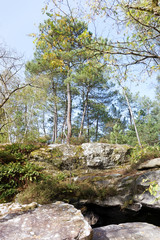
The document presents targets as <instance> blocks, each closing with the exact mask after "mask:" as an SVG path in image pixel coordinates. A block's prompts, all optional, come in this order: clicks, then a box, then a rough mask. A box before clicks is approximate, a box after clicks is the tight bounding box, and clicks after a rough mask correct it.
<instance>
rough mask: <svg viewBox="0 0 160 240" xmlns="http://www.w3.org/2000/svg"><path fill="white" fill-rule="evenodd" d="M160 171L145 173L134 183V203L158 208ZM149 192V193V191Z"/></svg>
mask: <svg viewBox="0 0 160 240" xmlns="http://www.w3.org/2000/svg"><path fill="white" fill-rule="evenodd" d="M159 176H160V170H155V171H145V173H143V174H141V175H140V176H139V177H138V178H137V179H136V182H135V192H136V194H135V195H134V201H135V202H139V203H141V204H142V205H144V206H147V207H152V208H160V178H159ZM149 190H150V191H149Z"/></svg>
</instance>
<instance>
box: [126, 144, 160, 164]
mask: <svg viewBox="0 0 160 240" xmlns="http://www.w3.org/2000/svg"><path fill="white" fill-rule="evenodd" d="M158 157H160V146H159V145H155V146H144V147H143V148H142V149H140V148H139V147H135V148H133V150H132V152H131V157H130V160H131V163H133V164H137V163H141V162H144V161H146V160H150V159H153V158H158Z"/></svg>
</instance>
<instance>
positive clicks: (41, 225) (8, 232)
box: [0, 202, 92, 240]
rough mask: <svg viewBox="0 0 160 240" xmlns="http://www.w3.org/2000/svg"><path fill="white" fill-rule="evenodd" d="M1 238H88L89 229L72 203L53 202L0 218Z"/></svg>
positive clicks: (49, 239) (60, 239) (10, 239)
mask: <svg viewBox="0 0 160 240" xmlns="http://www.w3.org/2000/svg"><path fill="white" fill-rule="evenodd" d="M0 239H3V240H22V239H23V240H31V239H33V240H36V239H41V240H53V239H54V240H64V239H65V240H75V239H79V240H91V239H92V229H91V227H90V225H89V224H88V223H87V221H86V220H85V219H84V217H83V216H82V214H81V212H80V211H79V210H77V209H75V208H74V207H73V206H72V205H69V204H66V203H63V202H56V203H54V204H49V205H43V206H39V207H38V208H36V209H35V210H32V211H28V212H26V213H23V214H21V215H11V217H10V218H9V219H6V218H2V219H1V221H0Z"/></svg>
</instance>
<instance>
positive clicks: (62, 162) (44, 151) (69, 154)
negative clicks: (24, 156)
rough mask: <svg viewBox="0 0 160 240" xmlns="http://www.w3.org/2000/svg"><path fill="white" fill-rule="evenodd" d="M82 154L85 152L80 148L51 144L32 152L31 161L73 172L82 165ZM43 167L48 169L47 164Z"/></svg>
mask: <svg viewBox="0 0 160 240" xmlns="http://www.w3.org/2000/svg"><path fill="white" fill-rule="evenodd" d="M82 152H83V150H82V148H81V147H80V146H73V145H67V144H50V145H48V146H46V147H44V148H40V149H38V150H35V151H33V152H31V154H30V159H31V161H34V162H35V163H36V164H38V163H41V162H43V163H47V164H52V166H54V167H56V168H58V169H60V170H71V169H76V168H78V167H79V166H81V165H82V163H83V157H82ZM38 165H39V164H38ZM40 165H42V164H40ZM43 166H44V168H47V165H46V164H45V165H44V164H43Z"/></svg>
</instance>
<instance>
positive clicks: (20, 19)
mask: <svg viewBox="0 0 160 240" xmlns="http://www.w3.org/2000/svg"><path fill="white" fill-rule="evenodd" d="M43 7H44V0H5V1H3V0H1V5H0V42H3V43H5V44H6V45H7V46H8V47H9V48H13V49H15V50H17V52H18V53H20V54H24V55H25V58H26V59H31V58H32V56H33V48H34V45H33V39H32V38H31V37H29V36H28V34H30V33H33V32H36V31H37V28H38V25H39V23H40V22H42V21H43V19H44V15H43V14H42V11H41V9H42V8H43Z"/></svg>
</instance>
